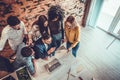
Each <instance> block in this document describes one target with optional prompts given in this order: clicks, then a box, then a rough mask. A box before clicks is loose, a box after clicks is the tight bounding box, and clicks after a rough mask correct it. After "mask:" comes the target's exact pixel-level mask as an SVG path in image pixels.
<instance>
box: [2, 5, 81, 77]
mask: <svg viewBox="0 0 120 80" xmlns="http://www.w3.org/2000/svg"><path fill="white" fill-rule="evenodd" d="M64 17H65V16H64V10H63V9H62V8H61V7H60V6H59V5H55V6H51V7H50V9H49V10H48V16H47V17H46V15H40V16H39V18H38V20H37V21H35V22H34V23H33V24H32V26H31V30H30V31H29V32H28V31H27V30H26V27H25V25H24V23H23V22H22V21H20V20H19V19H18V18H17V17H16V16H9V17H8V19H7V23H8V25H7V26H6V27H5V28H4V29H3V30H2V35H1V38H0V51H2V50H3V48H4V46H5V43H6V41H7V40H8V42H9V45H10V47H11V49H12V50H14V52H15V53H16V55H15V56H16V58H15V60H14V62H13V63H12V64H13V66H14V69H15V70H16V69H18V68H19V67H21V66H24V65H25V66H26V67H27V68H28V70H29V72H30V73H31V75H34V74H35V64H34V63H35V59H39V58H41V59H44V60H47V59H48V57H49V56H50V57H52V56H54V55H55V51H56V50H57V48H59V47H60V45H61V44H62V42H66V47H67V49H68V51H72V54H73V56H74V57H76V55H77V51H78V48H79V46H80V26H79V24H78V23H77V21H76V19H75V17H74V16H72V15H70V16H68V17H67V18H66V20H65V22H64ZM64 33H65V34H64Z"/></svg>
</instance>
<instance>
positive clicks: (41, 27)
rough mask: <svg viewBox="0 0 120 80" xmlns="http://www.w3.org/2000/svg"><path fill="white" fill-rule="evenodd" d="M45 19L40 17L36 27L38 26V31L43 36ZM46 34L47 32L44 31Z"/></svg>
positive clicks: (43, 16) (42, 16)
mask: <svg viewBox="0 0 120 80" xmlns="http://www.w3.org/2000/svg"><path fill="white" fill-rule="evenodd" d="M47 20H48V19H47V17H46V16H45V15H41V16H39V18H38V25H39V29H40V33H41V34H43V32H44V30H45V29H46V28H47V27H45V26H44V23H45V22H46V21H47ZM46 32H48V31H46Z"/></svg>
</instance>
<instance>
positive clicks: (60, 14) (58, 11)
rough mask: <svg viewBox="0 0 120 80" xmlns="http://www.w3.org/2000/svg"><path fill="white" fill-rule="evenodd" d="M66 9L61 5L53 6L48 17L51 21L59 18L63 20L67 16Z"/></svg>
mask: <svg viewBox="0 0 120 80" xmlns="http://www.w3.org/2000/svg"><path fill="white" fill-rule="evenodd" d="M64 14H65V12H64V9H62V8H61V6H59V5H55V6H51V7H50V9H49V10H48V19H49V21H57V20H60V21H61V20H63V18H64V17H65V15H64Z"/></svg>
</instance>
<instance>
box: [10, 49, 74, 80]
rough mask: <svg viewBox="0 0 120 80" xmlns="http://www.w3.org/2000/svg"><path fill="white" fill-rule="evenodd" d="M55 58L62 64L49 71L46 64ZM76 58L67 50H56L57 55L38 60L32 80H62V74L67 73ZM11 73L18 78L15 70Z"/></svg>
mask: <svg viewBox="0 0 120 80" xmlns="http://www.w3.org/2000/svg"><path fill="white" fill-rule="evenodd" d="M55 58H57V59H58V60H59V61H60V63H61V66H60V67H58V68H56V69H55V70H54V71H53V72H48V71H47V70H46V69H45V67H44V65H45V64H47V63H49V62H50V61H52V60H53V59H55ZM74 60H75V59H74V57H73V56H72V54H70V53H67V50H58V51H56V55H55V57H51V58H49V60H48V61H45V60H42V59H38V60H36V63H35V64H36V66H37V69H36V75H35V76H34V77H33V76H31V78H32V80H60V79H61V78H62V76H64V75H66V74H67V72H68V71H69V69H70V67H71V65H72V63H73V62H74ZM10 75H12V76H14V78H16V80H18V79H17V76H16V73H15V72H14V73H12V74H10Z"/></svg>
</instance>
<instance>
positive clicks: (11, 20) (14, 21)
mask: <svg viewBox="0 0 120 80" xmlns="http://www.w3.org/2000/svg"><path fill="white" fill-rule="evenodd" d="M7 23H8V25H10V27H12V28H14V29H16V30H19V29H20V20H19V19H18V18H17V17H16V16H9V17H8V18H7Z"/></svg>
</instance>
